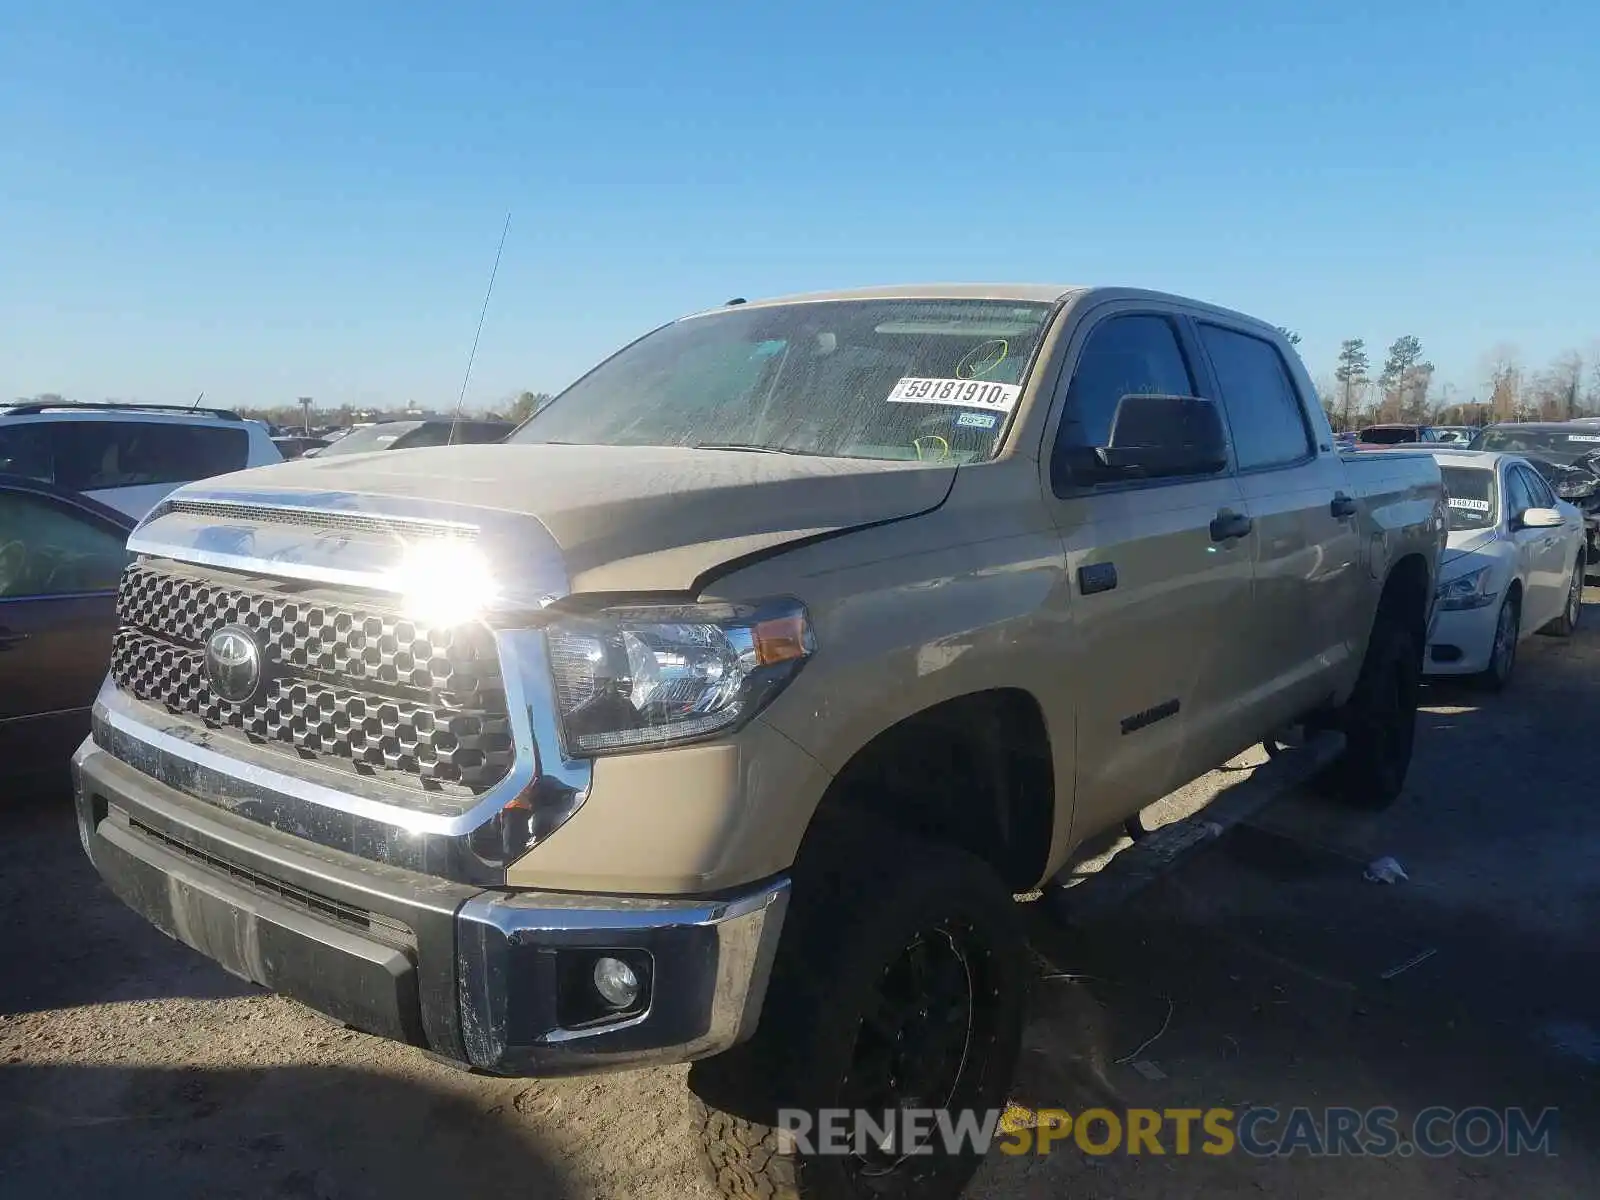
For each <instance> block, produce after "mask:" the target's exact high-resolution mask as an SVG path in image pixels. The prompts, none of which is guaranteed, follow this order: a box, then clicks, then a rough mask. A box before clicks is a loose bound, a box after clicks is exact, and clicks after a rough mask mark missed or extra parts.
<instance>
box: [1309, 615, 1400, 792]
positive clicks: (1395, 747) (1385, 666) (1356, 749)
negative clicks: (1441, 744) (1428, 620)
mask: <svg viewBox="0 0 1600 1200" xmlns="http://www.w3.org/2000/svg"><path fill="white" fill-rule="evenodd" d="M1421 691H1422V645H1421V642H1420V641H1419V639H1418V638H1417V635H1416V633H1415V632H1414V631H1413V630H1412V628H1411V627H1410V626H1409V625H1408V624H1406V623H1405V622H1404V621H1403V620H1401V618H1400V615H1399V614H1397V613H1394V612H1390V611H1386V610H1384V609H1379V611H1378V615H1377V618H1376V620H1375V621H1374V623H1373V627H1372V636H1371V638H1370V639H1369V640H1368V642H1367V655H1366V657H1365V658H1364V659H1363V660H1362V662H1361V674H1360V676H1359V677H1358V678H1357V679H1356V686H1355V690H1354V691H1353V692H1351V693H1350V698H1349V699H1348V700H1347V701H1345V703H1344V705H1343V706H1342V707H1341V708H1340V709H1339V710H1338V711H1337V712H1336V713H1335V714H1334V715H1333V717H1332V719H1331V720H1329V721H1327V722H1326V724H1327V725H1329V726H1331V727H1332V728H1334V729H1337V730H1339V731H1340V732H1341V733H1343V734H1344V737H1345V747H1344V751H1343V752H1342V753H1341V754H1340V756H1339V758H1338V759H1336V760H1335V761H1334V762H1333V764H1332V765H1330V766H1329V768H1328V769H1327V771H1326V772H1324V773H1323V775H1322V776H1321V777H1320V778H1319V780H1318V784H1319V787H1320V790H1321V791H1323V792H1324V793H1326V794H1328V795H1330V796H1332V797H1333V798H1334V799H1336V800H1339V801H1340V802H1342V803H1344V804H1348V805H1350V806H1352V807H1354V808H1363V809H1371V810H1376V809H1384V808H1388V807H1389V806H1390V805H1391V804H1393V803H1394V802H1395V801H1396V800H1397V799H1399V797H1400V792H1401V789H1402V788H1404V787H1405V782H1406V772H1407V771H1408V770H1410V768H1411V754H1412V751H1413V749H1414V748H1415V746H1416V732H1417V704H1418V701H1419V699H1420V696H1421Z"/></svg>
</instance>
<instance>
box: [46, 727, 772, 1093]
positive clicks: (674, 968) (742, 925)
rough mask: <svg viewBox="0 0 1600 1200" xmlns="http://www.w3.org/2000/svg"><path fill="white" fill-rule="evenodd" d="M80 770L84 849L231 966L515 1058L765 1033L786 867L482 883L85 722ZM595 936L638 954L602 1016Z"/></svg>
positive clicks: (674, 1052)
mask: <svg viewBox="0 0 1600 1200" xmlns="http://www.w3.org/2000/svg"><path fill="white" fill-rule="evenodd" d="M73 774H74V780H75V790H76V798H77V810H78V823H79V834H80V837H81V838H82V841H83V845H84V848H85V850H86V851H87V852H88V855H89V857H90V859H91V861H92V862H93V863H94V866H95V868H96V870H98V871H99V873H100V875H101V876H102V878H104V880H105V881H106V883H107V884H108V885H109V886H110V888H111V889H112V891H113V892H115V893H116V894H117V896H118V897H120V898H121V899H122V900H123V901H124V902H125V903H127V904H128V905H129V906H130V907H132V908H134V909H135V910H136V911H138V912H140V913H141V914H143V915H144V916H145V917H146V918H147V919H148V920H150V921H151V923H152V924H154V925H156V926H157V927H158V928H160V929H161V930H163V931H164V932H166V933H167V934H169V935H170V936H172V937H174V938H176V939H177V940H179V941H181V942H183V943H185V944H186V945H189V946H191V947H193V948H195V949H197V950H199V951H200V952H201V953H203V954H206V955H207V956H209V957H211V958H213V959H215V960H216V961H217V962H218V963H219V964H221V965H222V966H223V967H224V968H226V969H227V970H229V971H230V972H232V973H233V974H235V975H238V976H240V977H242V978H245V979H248V980H251V981H253V982H255V983H258V984H261V985H262V986H264V987H268V988H271V989H273V990H275V991H278V992H281V993H283V994H285V995H287V996H290V997H292V998H295V999H297V1000H300V1001H301V1002H303V1003H305V1004H307V1005H309V1006H311V1007H313V1008H317V1009H319V1010H320V1011H323V1012H326V1013H327V1014H328V1015H330V1016H332V1017H334V1018H335V1019H337V1020H340V1021H344V1022H346V1023H348V1024H350V1025H352V1026H354V1027H356V1028H359V1029H363V1030H366V1031H368V1032H371V1033H375V1034H378V1035H380V1036H384V1037H389V1038H394V1039H396V1040H398V1041H403V1042H407V1043H410V1044H412V1045H417V1046H421V1047H424V1048H427V1049H429V1050H432V1051H434V1052H436V1053H438V1054H441V1055H443V1056H445V1057H447V1058H451V1059H454V1060H456V1061H457V1062H459V1063H461V1064H462V1065H465V1066H468V1067H472V1068H475V1069H478V1070H482V1071H486V1072H490V1073H495V1074H507V1075H557V1074H577V1073H583V1072H589V1071H601V1070H612V1069H617V1068H620V1067H627V1066H635V1065H640V1064H645V1063H660V1062H681V1061H688V1060H691V1059H696V1058H703V1057H707V1056H709V1055H713V1054H717V1053H719V1052H721V1051H723V1050H726V1049H728V1048H730V1047H732V1046H734V1045H736V1044H737V1043H738V1042H740V1041H742V1040H743V1039H744V1038H747V1037H749V1036H750V1034H751V1033H753V1032H754V1030H755V1026H756V1022H757V1020H758V1019H759V1016H760V1013H761V1007H762V1003H763V1001H764V999H765V996H766V988H767V981H768V977H769V973H770V970H771V966H772V960H773V957H774V955H775V953H776V951H777V945H778V940H779V937H780V936H781V933H782V928H783V919H784V914H785V911H786V908H787V904H788V898H789V881H788V879H787V878H783V877H779V878H776V879H771V880H767V881H764V882H762V883H759V884H756V885H753V886H751V887H749V888H747V889H744V890H742V891H740V892H739V893H737V894H733V895H719V896H714V897H704V898H695V899H671V900H665V899H653V898H634V897H626V896H579V895H572V894H567V893H556V892H528V891H521V892H512V891H502V890H486V889H483V888H480V887H477V886H474V885H471V884H465V883H456V882H450V881H446V880H442V879H439V878H437V877H435V876H428V875H422V874H418V873H416V872H413V871H410V870H406V869H404V868H401V867H397V866H393V865H386V864H380V863H376V862H373V861H370V860H368V859H363V858H359V857H356V856H354V855H351V854H348V853H345V852H341V851H336V850H331V849H328V848H326V847H324V846H319V845H316V844H314V843H310V842H307V841H305V840H304V839H301V838H297V837H294V836H292V835H289V834H286V833H283V832H280V831H278V830H275V829H272V828H271V827H269V826H265V825H263V824H261V823H259V822H257V821H254V820H251V819H249V818H248V817H245V816H241V815H239V814H237V813H234V812H230V811H228V810H227V809H226V808H223V807H219V806H217V805H214V804H210V803H207V802H205V801H201V800H197V799H195V798H194V797H193V796H190V795H187V794H185V793H184V792H182V791H179V790H178V789H176V788H174V787H171V786H168V785H167V784H165V783H163V782H161V781H159V780H157V779H153V778H151V777H150V776H148V775H145V774H143V773H142V772H141V771H139V770H136V769H135V768H134V767H133V766H130V765H129V764H128V763H126V762H123V761H121V760H120V759H119V758H116V757H113V756H112V755H111V754H109V753H107V752H106V751H105V750H104V749H102V748H100V747H99V746H97V745H96V743H95V742H94V740H93V739H91V740H90V741H87V742H85V743H84V745H83V746H82V747H81V748H80V749H79V751H78V753H77V754H76V755H75V756H74V759H73ZM602 952H616V953H618V954H620V955H623V956H626V957H627V958H628V959H630V960H631V961H632V962H635V963H639V964H640V966H641V969H640V971H639V974H640V975H641V977H642V978H643V979H644V981H645V984H646V987H645V990H644V992H643V994H642V998H641V1000H640V1002H639V1004H638V1005H637V1006H636V1009H630V1010H628V1011H625V1012H621V1013H616V1014H607V1013H604V1012H599V1013H597V1012H596V1010H595V1007H594V1004H593V997H592V996H589V997H585V996H583V995H582V994H581V991H582V985H583V982H584V979H585V978H586V975H585V972H584V969H583V968H585V967H586V965H587V964H588V963H589V962H590V961H591V960H592V958H593V957H594V955H596V954H598V953H602ZM574 964H576V969H574ZM574 981H576V982H574ZM575 989H576V990H575ZM574 1014H576V1015H577V1016H578V1017H580V1018H581V1019H578V1020H574V1019H573V1016H574Z"/></svg>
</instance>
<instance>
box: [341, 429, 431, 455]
mask: <svg viewBox="0 0 1600 1200" xmlns="http://www.w3.org/2000/svg"><path fill="white" fill-rule="evenodd" d="M421 424H422V422H420V421H389V422H386V423H384V424H382V425H369V426H367V428H365V429H357V430H355V431H354V432H352V433H347V434H345V435H344V436H343V437H342V438H340V439H339V440H338V441H336V442H329V443H328V444H327V445H326V446H324V447H323V448H322V449H321V450H320V451H318V452H317V457H318V458H327V457H329V456H330V455H334V454H365V453H367V452H368V451H369V450H387V449H388V448H389V447H390V446H392V445H393V444H394V440H395V439H396V438H398V437H401V436H403V435H405V434H407V433H409V432H410V431H411V430H413V429H415V428H417V427H418V426H419V425H421Z"/></svg>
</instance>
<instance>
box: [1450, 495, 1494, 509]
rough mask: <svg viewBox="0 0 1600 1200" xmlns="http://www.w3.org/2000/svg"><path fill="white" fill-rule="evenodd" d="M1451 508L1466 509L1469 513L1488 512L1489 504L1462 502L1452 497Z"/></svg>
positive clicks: (1477, 501)
mask: <svg viewBox="0 0 1600 1200" xmlns="http://www.w3.org/2000/svg"><path fill="white" fill-rule="evenodd" d="M1450 507H1451V508H1464V509H1466V510H1467V511H1468V512H1488V511H1489V502H1488V501H1487V500H1462V499H1460V498H1458V497H1456V496H1451V497H1450Z"/></svg>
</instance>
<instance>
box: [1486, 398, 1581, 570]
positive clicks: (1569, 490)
mask: <svg viewBox="0 0 1600 1200" xmlns="http://www.w3.org/2000/svg"><path fill="white" fill-rule="evenodd" d="M1473 445H1474V446H1475V447H1476V448H1477V449H1480V450H1496V451H1502V452H1505V453H1509V454H1520V455H1522V456H1523V457H1524V458H1527V459H1528V460H1529V461H1530V462H1532V463H1533V465H1534V467H1535V469H1537V470H1538V471H1539V472H1540V473H1541V474H1542V475H1543V476H1544V477H1545V481H1546V482H1547V483H1549V484H1550V486H1551V487H1552V488H1553V489H1554V490H1555V493H1556V495H1557V496H1559V497H1560V498H1561V499H1563V500H1566V501H1568V502H1569V503H1571V504H1574V505H1576V506H1577V507H1578V508H1580V509H1582V510H1583V514H1584V524H1585V526H1586V528H1587V538H1588V547H1589V548H1588V572H1589V574H1591V575H1595V574H1600V426H1597V425H1596V424H1591V423H1589V422H1588V421H1587V420H1584V419H1579V420H1575V421H1522V422H1506V423H1503V424H1499V425H1490V426H1487V427H1486V428H1485V429H1483V430H1482V431H1481V432H1480V434H1479V435H1478V437H1477V438H1476V439H1475V440H1474V442H1473Z"/></svg>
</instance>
